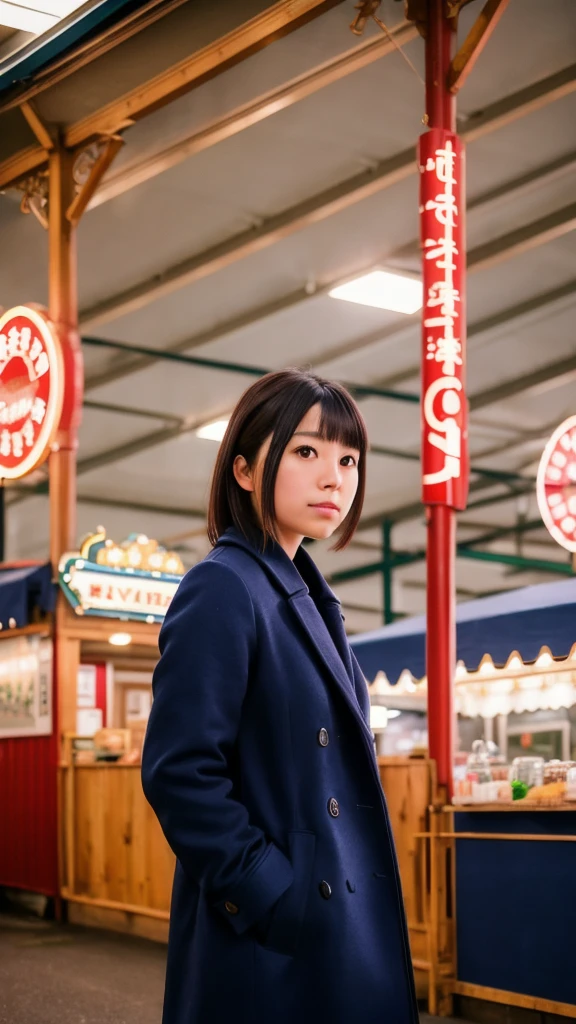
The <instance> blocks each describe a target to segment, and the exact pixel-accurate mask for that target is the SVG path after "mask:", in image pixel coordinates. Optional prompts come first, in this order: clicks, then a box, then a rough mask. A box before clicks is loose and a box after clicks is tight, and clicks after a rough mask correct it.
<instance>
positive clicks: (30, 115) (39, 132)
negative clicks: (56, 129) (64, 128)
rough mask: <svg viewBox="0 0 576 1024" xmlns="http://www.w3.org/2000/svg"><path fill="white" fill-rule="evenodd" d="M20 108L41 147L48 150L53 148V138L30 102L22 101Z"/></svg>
mask: <svg viewBox="0 0 576 1024" xmlns="http://www.w3.org/2000/svg"><path fill="white" fill-rule="evenodd" d="M20 110H21V111H22V113H23V114H24V117H25V118H26V120H27V122H28V125H29V126H30V128H31V129H32V131H33V132H34V135H35V136H36V138H37V139H38V142H39V143H40V145H41V146H42V148H43V149H45V150H47V151H48V152H50V150H51V149H53V148H54V140H53V138H52V136H51V135H50V132H49V131H48V129H47V127H46V125H45V124H44V122H43V121H42V119H41V118H40V117H39V116H38V114H37V113H36V110H35V109H34V107H33V106H32V104H31V103H22V104H21V105H20Z"/></svg>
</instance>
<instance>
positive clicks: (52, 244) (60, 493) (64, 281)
mask: <svg viewBox="0 0 576 1024" xmlns="http://www.w3.org/2000/svg"><path fill="white" fill-rule="evenodd" d="M72 172H73V157H72V154H71V153H69V152H67V151H66V150H65V149H62V148H61V147H58V148H55V149H54V150H52V152H51V153H50V179H49V180H50V191H49V213H48V249H49V303H48V308H49V312H50V317H51V319H52V320H53V322H54V324H55V326H56V328H57V330H58V336H59V339H60V344H61V346H62V350H63V353H64V362H65V367H66V371H67V385H68V387H69V389H71V390H72V394H70V393H69V394H68V395H67V396H66V399H65V402H66V406H67V408H66V409H65V411H64V414H63V417H62V423H61V426H60V429H59V431H58V434H57V437H56V443H55V446H54V450H53V451H52V452H51V454H50V458H49V473H50V560H51V562H52V568H53V571H54V573H56V572H57V569H58V562H59V560H60V557H61V555H62V554H63V553H64V552H65V551H70V550H72V549H73V548H74V546H75V544H76V451H77V444H78V441H77V427H78V420H79V408H80V403H81V399H82V389H83V379H82V377H83V371H82V358H81V352H80V341H79V338H78V289H77V270H76V229H75V228H74V227H73V226H72V224H71V223H70V222H69V221H68V219H67V217H66V210H67V209H68V207H69V206H70V204H71V203H72V200H73V198H74V192H75V190H74V178H73V173H72Z"/></svg>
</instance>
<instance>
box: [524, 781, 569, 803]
mask: <svg viewBox="0 0 576 1024" xmlns="http://www.w3.org/2000/svg"><path fill="white" fill-rule="evenodd" d="M565 792H566V783H565V782H549V783H548V785H547V786H533V787H532V789H530V790H529V791H528V793H527V794H526V802H527V803H532V804H548V803H562V801H563V799H564V794H565Z"/></svg>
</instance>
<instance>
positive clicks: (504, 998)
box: [450, 981, 576, 1018]
mask: <svg viewBox="0 0 576 1024" xmlns="http://www.w3.org/2000/svg"><path fill="white" fill-rule="evenodd" d="M450 986H451V989H452V991H453V992H454V993H455V994H456V995H459V996H469V997H470V998H471V999H483V1000H484V1001H485V1002H488V1003H500V1004H501V1005H502V1006H504V1007H507V1006H520V1007H522V1008H524V1009H527V1010H536V1011H539V1012H540V1013H546V1014H548V1013H550V1014H558V1016H560V1017H571V1018H575V1017H576V1007H574V1006H573V1005H572V1003H559V1002H557V1001H556V1000H554V999H541V998H540V997H539V996H527V995H522V994H521V993H520V992H504V991H503V990H502V989H499V988H489V987H488V986H486V985H473V984H471V983H469V982H466V981H452V982H450Z"/></svg>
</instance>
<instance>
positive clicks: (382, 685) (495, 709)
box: [369, 644, 576, 718]
mask: <svg viewBox="0 0 576 1024" xmlns="http://www.w3.org/2000/svg"><path fill="white" fill-rule="evenodd" d="M369 691H370V698H371V700H372V702H373V703H374V704H378V705H384V706H385V707H389V708H397V709H398V710H400V711H410V710H414V711H425V710H426V702H427V694H428V687H427V682H426V677H425V676H424V678H423V679H420V680H416V679H414V678H413V676H412V675H411V673H410V672H409V671H408V670H405V671H404V672H403V673H402V675H401V676H400V678H399V680H398V682H397V683H396V684H395V685H392V684H391V683H390V682H389V680H388V679H387V677H386V675H385V673H384V672H379V673H378V675H377V676H376V678H375V679H374V681H373V683H372V684H371V685H370V686H369ZM454 704H455V708H456V711H457V712H458V714H460V715H463V716H464V717H466V718H476V717H477V716H480V717H481V718H495V717H496V715H509V714H511V713H516V714H521V713H523V712H525V711H543V710H546V711H557V710H559V709H560V708H570V707H572V706H573V705H574V704H576V644H574V645H573V647H572V650H571V651H570V654H569V655H568V657H567V658H562V659H555V658H553V657H552V653H551V651H550V648H549V647H541V648H540V653H539V655H538V657H537V659H536V661H535V662H533V663H530V664H528V665H526V664H524V663H523V661H522V659H521V657H520V655H519V654H518V651H512V653H511V654H510V655H509V657H508V660H507V662H506V664H505V665H504V667H503V668H496V666H495V665H494V663H493V661H492V659H491V657H490V655H489V654H485V655H484V657H483V658H482V661H481V662H480V665H479V666H478V669H477V671H476V672H468V671H467V670H466V667H465V665H464V664H463V663H462V662H459V663H458V665H457V667H456V676H455V680H454Z"/></svg>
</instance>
